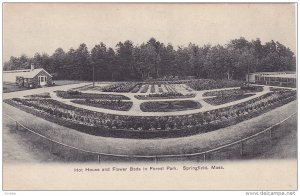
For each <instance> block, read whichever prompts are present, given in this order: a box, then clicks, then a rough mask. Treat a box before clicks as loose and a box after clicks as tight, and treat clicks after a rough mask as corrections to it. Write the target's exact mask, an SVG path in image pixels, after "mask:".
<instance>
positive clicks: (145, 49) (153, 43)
mask: <svg viewBox="0 0 300 196" xmlns="http://www.w3.org/2000/svg"><path fill="white" fill-rule="evenodd" d="M30 63H33V64H34V65H35V67H36V68H44V69H45V70H47V71H48V72H49V73H51V74H52V75H53V76H54V79H71V80H72V79H73V80H92V79H93V74H92V73H93V68H94V70H95V80H98V81H102V80H105V81H116V80H145V79H149V78H164V77H169V76H179V77H181V76H182V77H185V76H194V77H196V78H211V79H236V80H241V79H244V77H245V74H246V73H247V71H248V69H249V71H250V72H259V71H295V70H296V59H295V55H294V53H293V52H292V51H291V50H290V49H289V48H287V47H286V46H284V45H283V44H281V43H279V42H275V41H273V40H272V41H270V42H266V43H265V44H262V43H261V41H260V40H259V39H256V40H252V41H247V40H246V39H245V38H243V37H241V38H239V39H234V40H231V41H230V42H229V43H228V44H226V45H223V46H222V45H216V46H211V45H204V46H198V45H196V44H192V43H190V44H189V45H188V46H186V47H181V46H179V47H177V49H175V48H174V47H173V46H172V44H170V43H168V44H164V43H161V42H159V41H158V40H156V39H154V38H151V39H150V40H149V41H148V42H146V43H142V44H141V45H135V44H134V43H133V42H131V41H129V40H127V41H125V42H119V43H118V44H117V45H116V47H115V49H113V48H110V47H106V45H105V44H104V43H102V42H101V43H99V44H97V45H95V46H94V47H93V48H92V49H91V50H90V51H89V50H88V48H87V46H86V44H84V43H82V44H80V45H79V47H78V48H77V49H73V48H71V49H69V51H64V50H63V49H62V48H57V49H56V50H55V51H54V53H53V54H52V55H48V54H45V53H44V54H40V53H36V54H35V55H34V56H33V57H32V58H30V57H27V56H26V55H21V56H20V57H13V56H12V57H11V58H10V60H9V61H7V62H5V63H4V70H5V71H7V70H16V69H28V68H30Z"/></svg>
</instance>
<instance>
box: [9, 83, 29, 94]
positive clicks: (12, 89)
mask: <svg viewBox="0 0 300 196" xmlns="http://www.w3.org/2000/svg"><path fill="white" fill-rule="evenodd" d="M23 90H28V89H27V88H25V87H19V86H18V85H17V84H15V83H7V82H3V93H10V92H16V91H23Z"/></svg>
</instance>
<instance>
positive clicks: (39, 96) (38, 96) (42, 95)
mask: <svg viewBox="0 0 300 196" xmlns="http://www.w3.org/2000/svg"><path fill="white" fill-rule="evenodd" d="M25 97H27V98H51V97H50V93H40V94H34V95H27V96H25Z"/></svg>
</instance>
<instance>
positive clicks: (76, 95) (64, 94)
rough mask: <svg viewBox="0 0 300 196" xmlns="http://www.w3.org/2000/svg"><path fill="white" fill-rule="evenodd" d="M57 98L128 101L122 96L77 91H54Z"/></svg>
mask: <svg viewBox="0 0 300 196" xmlns="http://www.w3.org/2000/svg"><path fill="white" fill-rule="evenodd" d="M55 92H56V95H57V96H58V97H61V98H64V99H106V100H130V99H129V98H128V97H126V96H124V95H109V94H97V93H81V92H79V91H55Z"/></svg>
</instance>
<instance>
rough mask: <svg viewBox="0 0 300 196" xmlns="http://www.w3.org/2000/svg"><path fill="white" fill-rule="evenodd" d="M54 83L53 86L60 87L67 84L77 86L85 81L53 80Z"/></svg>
mask: <svg viewBox="0 0 300 196" xmlns="http://www.w3.org/2000/svg"><path fill="white" fill-rule="evenodd" d="M53 82H54V83H55V86H62V85H68V84H79V83H82V82H86V81H79V80H53Z"/></svg>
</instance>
